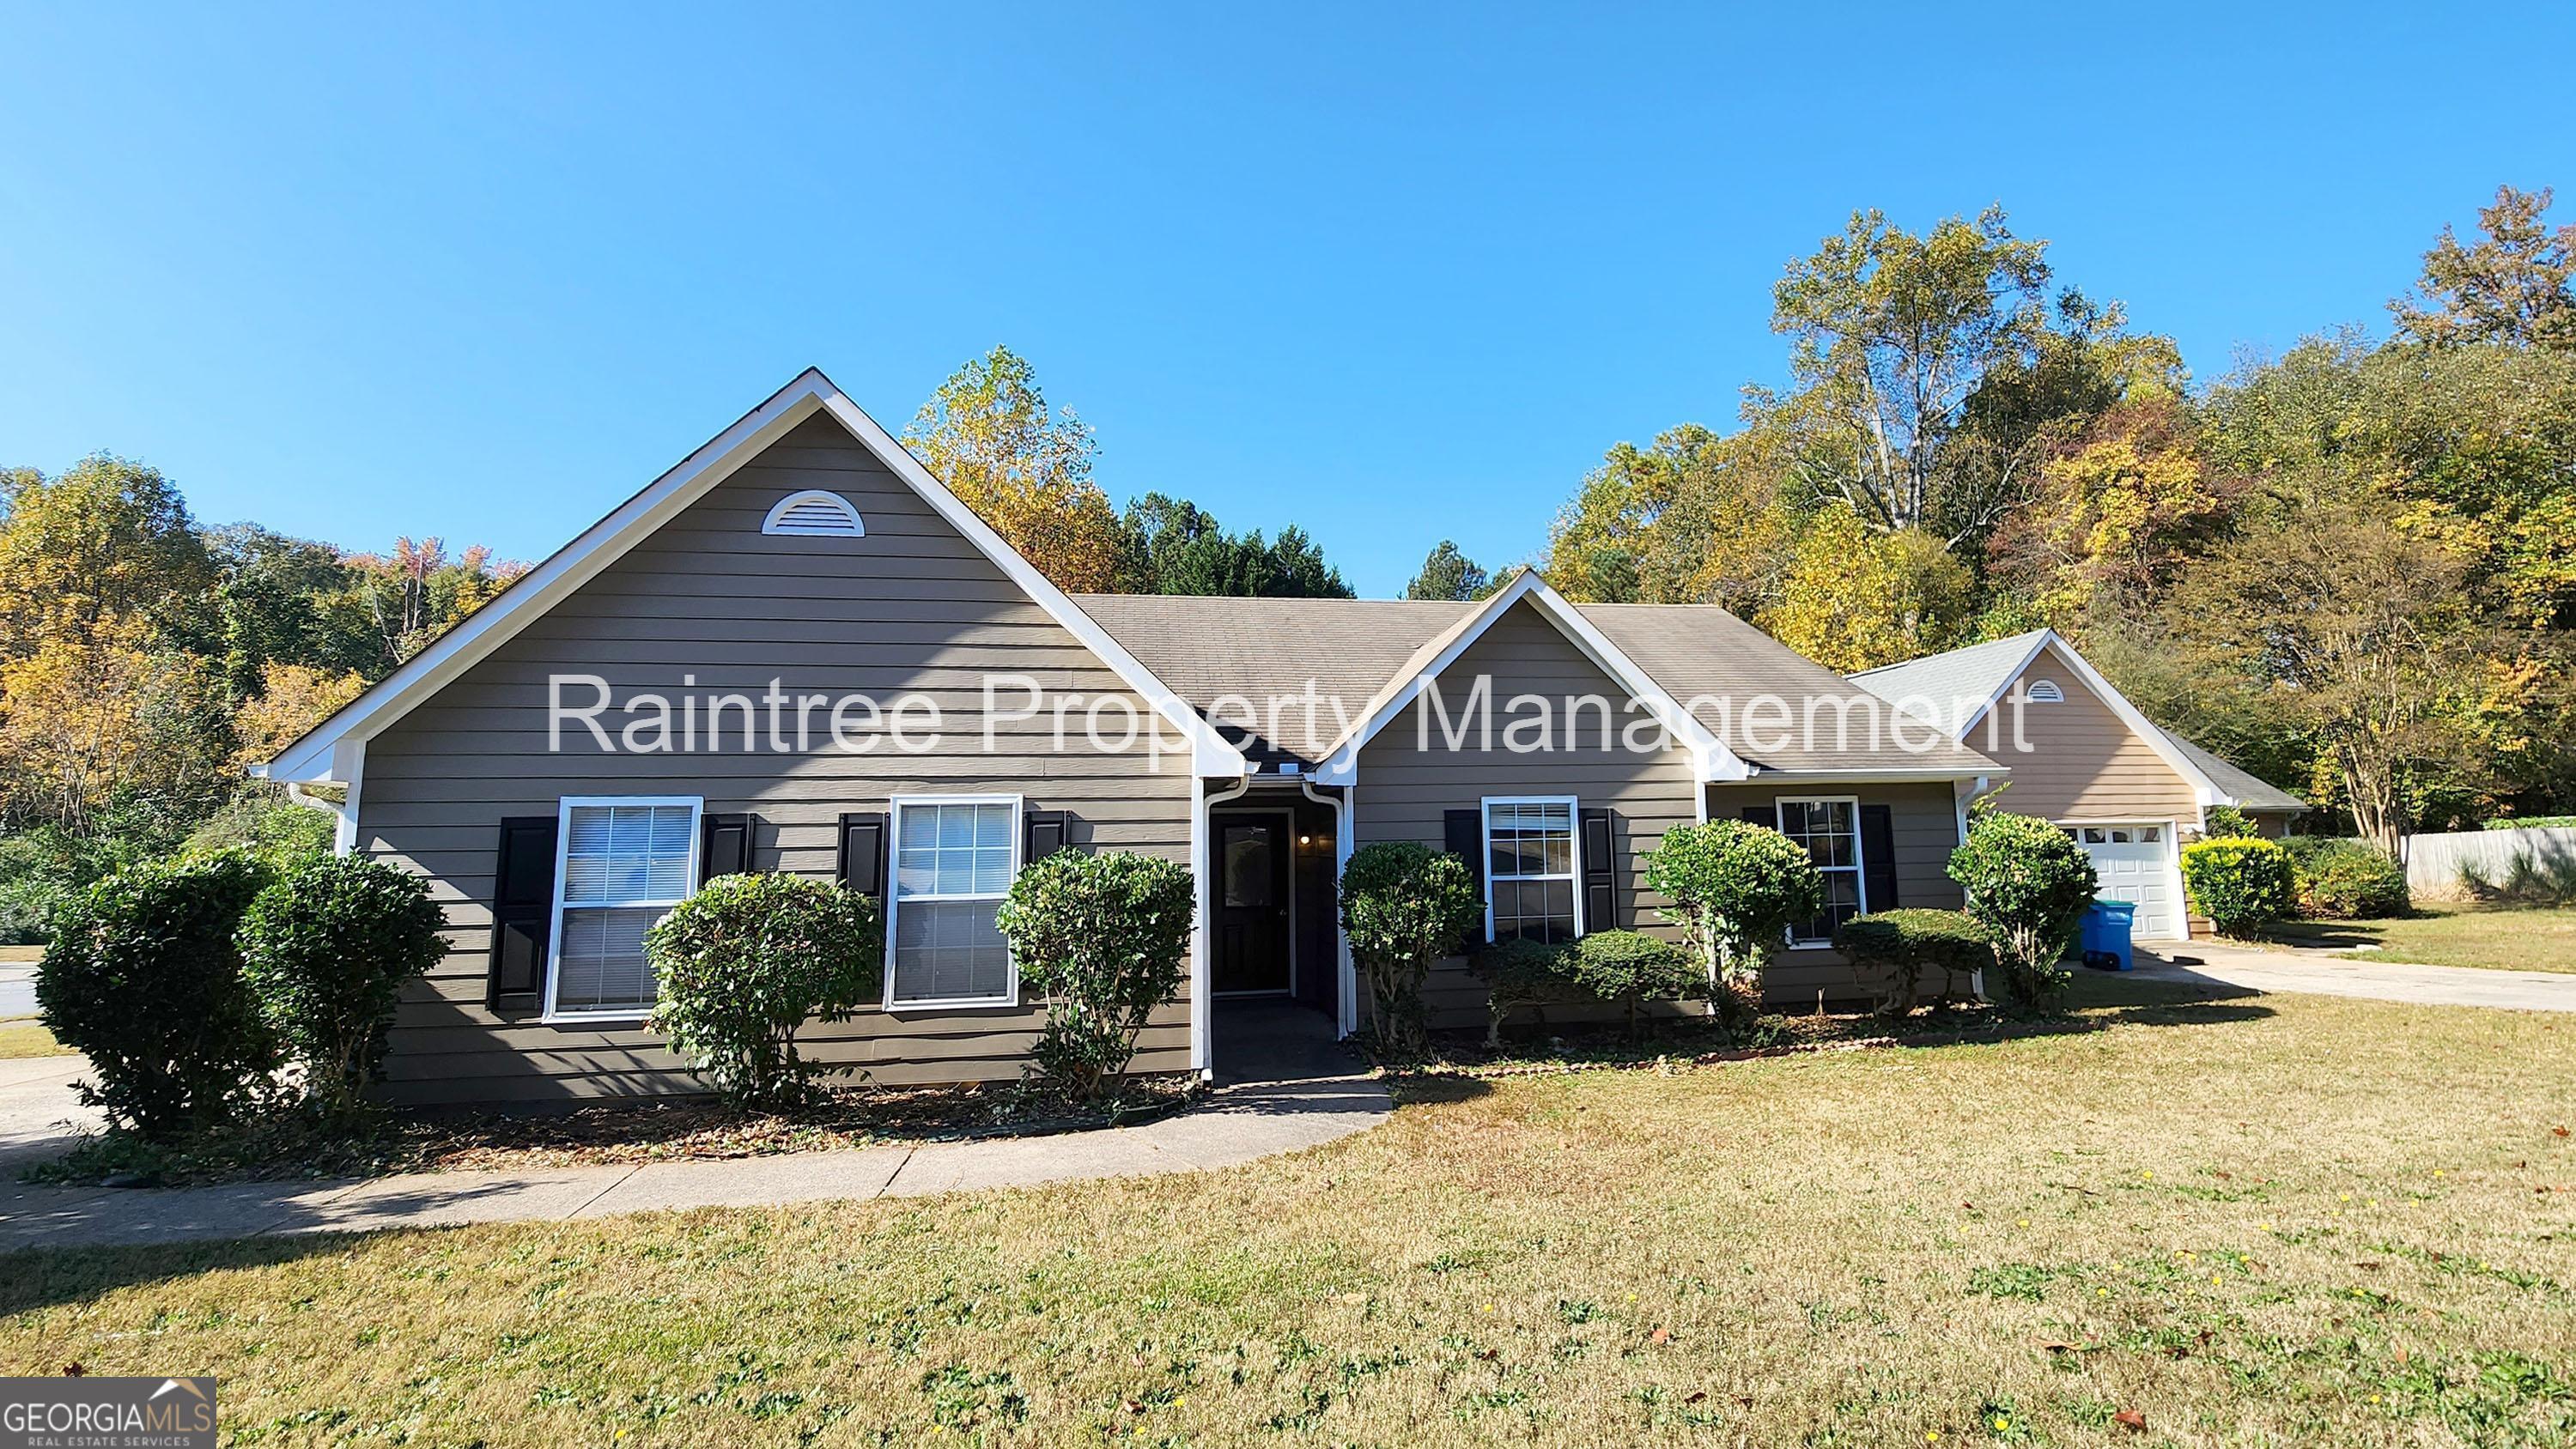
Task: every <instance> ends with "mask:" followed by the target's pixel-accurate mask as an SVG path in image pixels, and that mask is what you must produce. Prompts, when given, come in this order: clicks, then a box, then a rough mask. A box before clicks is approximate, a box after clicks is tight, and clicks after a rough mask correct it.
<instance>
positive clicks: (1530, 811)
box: [1484, 795, 1583, 943]
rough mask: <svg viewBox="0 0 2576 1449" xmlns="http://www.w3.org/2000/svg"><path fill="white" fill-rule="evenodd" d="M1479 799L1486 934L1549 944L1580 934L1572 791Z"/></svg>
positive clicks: (1580, 904)
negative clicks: (1482, 819)
mask: <svg viewBox="0 0 2576 1449" xmlns="http://www.w3.org/2000/svg"><path fill="white" fill-rule="evenodd" d="M1484 804H1485V931H1486V939H1487V940H1493V941H1503V940H1509V939H1511V938H1512V937H1514V936H1527V937H1529V938H1531V939H1533V940H1538V941H1546V942H1551V943H1553V942H1559V941H1571V940H1573V939H1574V938H1575V937H1577V936H1579V935H1582V934H1583V863H1582V861H1581V860H1579V859H1578V858H1577V857H1578V855H1579V853H1580V852H1579V850H1578V849H1577V845H1578V841H1579V839H1580V837H1581V833H1582V832H1581V831H1580V830H1579V829H1578V828H1577V825H1578V821H1577V816H1576V811H1575V800H1574V797H1573V796H1571V795H1541V796H1520V797H1501V796H1489V797H1487V798H1486V800H1485V802H1484Z"/></svg>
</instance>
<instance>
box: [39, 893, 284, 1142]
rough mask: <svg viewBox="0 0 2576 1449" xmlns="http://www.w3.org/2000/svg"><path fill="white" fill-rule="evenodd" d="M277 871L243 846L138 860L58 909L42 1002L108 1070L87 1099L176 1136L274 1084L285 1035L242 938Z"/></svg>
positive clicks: (223, 1116) (138, 1126) (228, 1113)
mask: <svg viewBox="0 0 2576 1449" xmlns="http://www.w3.org/2000/svg"><path fill="white" fill-rule="evenodd" d="M268 881H269V877H268V872H267V870H266V868H265V867H263V866H262V865H261V864H260V863H259V862H258V861H256V860H254V859H252V858H251V857H250V856H249V855H247V854H244V853H242V852H239V851H226V852H223V853H220V854H216V855H209V856H201V857H197V858H194V859H188V860H178V861H170V862H162V863H154V864H146V865H138V866H135V867H132V868H130V869H127V870H123V871H119V872H118V873H116V874H115V875H112V876H109V877H108V878H107V879H105V880H102V881H100V882H98V883H97V884H96V885H93V886H91V887H90V888H89V889H88V891H86V892H85V893H83V894H82V895H81V896H80V897H78V898H77V899H75V900H74V901H73V902H72V903H71V904H70V905H68V906H67V907H65V908H64V910H63V911H62V912H61V913H60V915H59V916H57V917H56V919H55V922H54V942H53V945H52V946H51V947H49V948H47V950H46V952H45V957H44V960H43V962H42V963H41V964H40V965H38V966H37V968H36V1005H37V1008H38V1010H40V1011H41V1012H42V1013H43V1015H44V1018H45V1025H46V1027H47V1028H48V1029H49V1030H51V1031H52V1032H53V1034H54V1036H55V1038H56V1039H57V1040H59V1041H61V1042H62V1043H63V1045H65V1046H68V1047H71V1048H72V1049H74V1050H76V1051H78V1052H80V1053H81V1054H82V1055H83V1056H86V1057H88V1058H89V1063H90V1066H91V1068H92V1069H93V1070H95V1071H96V1073H97V1075H98V1081H97V1082H96V1083H95V1084H91V1083H87V1082H84V1083H82V1084H81V1088H80V1092H81V1096H82V1098H83V1100H85V1101H88V1102H90V1103H92V1104H93V1105H96V1106H99V1107H102V1108H104V1109H106V1111H107V1114H108V1116H109V1117H110V1118H112V1119H114V1120H115V1121H117V1122H119V1123H121V1124H123V1125H126V1126H129V1127H132V1128H133V1129H135V1130H136V1131H138V1132H140V1133H142V1134H143V1135H145V1136H147V1137H152V1138H156V1139H167V1138H171V1137H175V1136H178V1135H180V1134H182V1133H184V1132H187V1131H190V1130H194V1129H201V1128H206V1127H211V1126H215V1125H217V1124H219V1123H222V1122H225V1121H228V1120H230V1119H232V1118H234V1117H235V1116H237V1115H239V1113H240V1112H241V1110H242V1108H243V1107H245V1106H246V1105H247V1104H248V1103H249V1102H250V1101H251V1100H253V1099H254V1098H255V1097H256V1096H257V1095H259V1093H260V1092H261V1091H262V1090H263V1089H264V1088H265V1087H266V1086H267V1085H268V1081H269V1074H270V1073H271V1071H273V1070H274V1069H275V1067H276V1065H277V1056H278V1053H277V1040H276V1037H275V1036H274V1035H273V1034H272V1033H271V1032H270V1031H269V1028H268V1023H267V1022H266V1021H265V1020H263V1019H262V1018H261V1016H260V1013H259V1008H258V1006H257V1005H256V1004H255V1003H254V1002H253V1001H252V999H251V994H250V991H249V989H248V988H247V987H246V986H245V985H244V984H243V981H242V960H241V950H240V948H239V947H238V946H237V945H236V944H235V943H234V933H235V932H236V931H237V930H238V929H239V927H240V925H241V918H242V912H243V911H244V910H246V909H248V908H249V906H250V903H251V901H252V899H253V898H255V897H256V896H258V894H259V893H260V891H261V889H262V888H264V887H265V886H266V885H267V884H268Z"/></svg>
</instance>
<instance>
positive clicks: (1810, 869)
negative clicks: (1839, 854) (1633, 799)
mask: <svg viewBox="0 0 2576 1449" xmlns="http://www.w3.org/2000/svg"><path fill="white" fill-rule="evenodd" d="M1645 865H1646V871H1645V879H1646V887H1647V889H1649V890H1652V891H1655V892H1657V893H1659V894H1661V895H1662V896H1664V897H1665V898H1666V899H1668V900H1670V901H1671V902H1672V903H1673V905H1672V909H1670V910H1668V911H1666V912H1665V913H1664V914H1665V916H1666V917H1667V918H1668V919H1671V920H1673V921H1676V922H1678V923H1679V924H1680V926H1681V928H1682V939H1683V941H1684V942H1685V944H1686V945H1687V946H1688V947H1689V951H1690V954H1691V955H1692V956H1693V957H1694V958H1695V959H1696V961H1697V963H1698V965H1699V969H1700V970H1701V971H1703V972H1708V973H1713V974H1714V975H1715V977H1716V981H1717V987H1718V989H1717V991H1716V993H1715V995H1716V1004H1717V1007H1718V1010H1719V1011H1720V1012H1721V1013H1723V1014H1724V1015H1725V1016H1726V1017H1727V1020H1728V1022H1729V1023H1730V1024H1741V1023H1743V1022H1746V1021H1750V1020H1751V1019H1752V1018H1753V1017H1754V1016H1755V1015H1756V1014H1758V1013H1759V1012H1760V1011H1761V1009H1762V973H1763V971H1764V969H1765V968H1767V967H1768V966H1769V965H1770V962H1771V958H1772V956H1774V955H1775V954H1777V953H1778V952H1779V951H1780V950H1781V949H1782V948H1783V947H1784V946H1785V945H1786V944H1787V941H1788V935H1789V928H1790V927H1791V926H1792V925H1794V924H1795V923H1797V922H1799V921H1803V920H1806V919H1808V918H1810V917H1812V916H1814V915H1815V914H1816V911H1817V909H1818V907H1819V905H1820V904H1821V902H1822V900H1823V896H1824V878H1823V877H1822V876H1820V875H1818V874H1817V872H1816V866H1815V862H1814V861H1812V860H1810V859H1808V857H1807V850H1806V847H1804V846H1802V845H1799V844H1798V843H1797V842H1795V841H1793V840H1791V839H1789V837H1787V836H1785V835H1782V834H1781V833H1780V832H1779V831H1777V830H1772V829H1769V828H1767V827H1764V826H1760V825H1755V824H1751V823H1749V822H1747V821H1742V820H1712V821H1709V822H1708V823H1706V824H1704V825H1676V826H1674V827H1673V828H1671V829H1670V830H1667V831H1665V832H1664V838H1663V843H1662V844H1660V845H1657V846H1656V847H1655V848H1654V849H1653V850H1651V851H1649V852H1647V854H1646V859H1645Z"/></svg>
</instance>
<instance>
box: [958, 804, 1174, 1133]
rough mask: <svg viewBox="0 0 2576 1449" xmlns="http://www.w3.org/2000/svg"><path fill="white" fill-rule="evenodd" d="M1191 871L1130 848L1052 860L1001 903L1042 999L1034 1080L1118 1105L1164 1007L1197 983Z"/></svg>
mask: <svg viewBox="0 0 2576 1449" xmlns="http://www.w3.org/2000/svg"><path fill="white" fill-rule="evenodd" d="M1197 899H1198V887H1197V885H1196V883H1195V881H1194V880H1193V879H1192V877H1191V875H1190V872H1189V868H1188V867H1186V866H1183V865H1181V864H1179V863H1177V862H1174V861H1169V860H1165V859H1163V858H1162V857H1160V856H1154V855H1137V854H1134V853H1133V852H1126V851H1120V852H1115V853H1112V854H1107V855H1079V854H1076V853H1074V852H1071V851H1066V852H1062V853H1059V854H1056V855H1051V856H1048V857H1047V858H1046V859H1044V860H1041V861H1039V862H1037V863H1036V864H1034V865H1031V866H1028V867H1027V868H1025V869H1023V870H1022V871H1021V872H1020V873H1019V875H1018V876H1017V877H1016V878H1015V879H1013V880H1012V882H1011V892H1010V895H1009V896H1008V897H1006V898H1005V899H1004V900H1003V902H1002V906H1001V910H1000V913H999V914H1000V920H1001V927H1002V935H1003V937H1004V939H1006V940H1008V941H1009V942H1010V943H1011V957H1012V959H1013V960H1015V961H1017V962H1019V966H1020V979H1021V980H1022V981H1023V982H1025V983H1027V984H1028V985H1030V986H1032V987H1035V988H1036V989H1037V990H1038V991H1039V992H1041V993H1042V994H1044V996H1045V997H1046V1003H1047V1022H1046V1027H1045V1029H1044V1030H1042V1031H1040V1032H1039V1033H1038V1041H1037V1046H1036V1047H1035V1048H1034V1049H1033V1050H1032V1053H1031V1055H1032V1056H1033V1057H1034V1059H1035V1062H1036V1068H1035V1070H1036V1074H1037V1076H1038V1078H1039V1079H1040V1080H1042V1081H1046V1082H1049V1083H1052V1084H1053V1085H1054V1086H1055V1087H1056V1088H1057V1089H1058V1090H1060V1091H1062V1092H1063V1093H1064V1094H1065V1095H1066V1096H1068V1097H1071V1098H1073V1099H1074V1100H1075V1101H1078V1102H1098V1101H1114V1100H1115V1099H1116V1098H1117V1096H1118V1093H1119V1091H1120V1089H1121V1088H1123V1087H1124V1086H1125V1085H1126V1081H1127V1064H1128V1063H1129V1062H1131V1061H1133V1060H1135V1057H1136V1037H1137V1034H1138V1033H1140V1032H1142V1031H1143V1030H1144V1029H1145V1023H1146V1020H1147V1019H1148V1018H1149V1017H1151V1016H1152V1015H1153V1013H1154V1008H1155V1007H1157V1006H1160V1005H1162V1004H1163V1003H1164V1002H1166V1001H1169V1000H1171V999H1172V998H1173V997H1174V996H1177V995H1179V994H1180V991H1181V987H1182V985H1183V984H1184V983H1186V982H1187V981H1188V980H1189V954H1190V923H1191V920H1192V918H1193V915H1194V912H1195V907H1196V904H1197Z"/></svg>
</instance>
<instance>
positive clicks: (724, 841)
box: [698, 815, 754, 885]
mask: <svg viewBox="0 0 2576 1449" xmlns="http://www.w3.org/2000/svg"><path fill="white" fill-rule="evenodd" d="M753 818H754V817H752V816H749V815H708V816H705V817H703V818H701V819H700V820H699V821H698V884H700V885H705V884H706V883H707V882H708V881H711V880H714V879H715V878H716V877H717V876H720V875H741V874H742V873H743V872H745V871H747V870H750V869H751V835H752V822H753Z"/></svg>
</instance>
